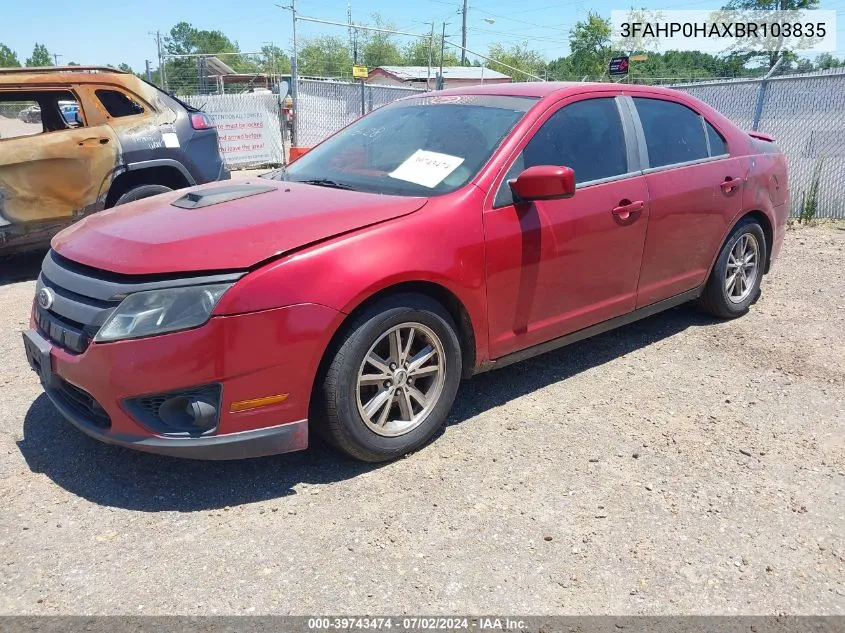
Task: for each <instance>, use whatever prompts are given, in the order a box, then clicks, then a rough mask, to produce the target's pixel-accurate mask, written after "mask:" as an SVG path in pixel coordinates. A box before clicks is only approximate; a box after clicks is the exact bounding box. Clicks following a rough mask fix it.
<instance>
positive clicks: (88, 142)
mask: <svg viewBox="0 0 845 633" xmlns="http://www.w3.org/2000/svg"><path fill="white" fill-rule="evenodd" d="M94 141H97V142H98V143H99V144H100V145H106V144H108V142H109V139H108V137H103V138H99V137H96V136H92V137H91V138H85V139H82V140H81V141H79V145H91V144H92V143H93V142H94Z"/></svg>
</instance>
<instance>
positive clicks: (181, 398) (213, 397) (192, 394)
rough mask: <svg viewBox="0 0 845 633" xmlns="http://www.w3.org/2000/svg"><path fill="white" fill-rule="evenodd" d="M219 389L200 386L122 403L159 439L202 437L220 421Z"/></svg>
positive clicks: (212, 386)
mask: <svg viewBox="0 0 845 633" xmlns="http://www.w3.org/2000/svg"><path fill="white" fill-rule="evenodd" d="M221 392H222V389H221V387H220V385H203V386H200V387H193V388H189V389H179V390H176V391H171V392H168V393H158V394H151V395H148V396H140V397H138V398H131V399H129V400H126V401H125V405H126V409H127V410H128V411H129V412H130V413H131V414H132V415H133V416H134V417H135V418H136V419H137V420H138V421H139V422H140V423H141V424H143V425H144V426H146V427H148V428H150V429H151V430H153V431H155V432H156V433H161V434H162V435H180V436H185V435H187V436H192V435H205V434H207V433H210V432H212V431H214V429H216V428H217V423H218V422H219V420H220V397H221Z"/></svg>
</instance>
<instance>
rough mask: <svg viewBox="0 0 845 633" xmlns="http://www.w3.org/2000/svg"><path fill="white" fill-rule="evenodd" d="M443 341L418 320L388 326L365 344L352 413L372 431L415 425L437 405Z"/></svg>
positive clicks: (398, 431)
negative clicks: (356, 405)
mask: <svg viewBox="0 0 845 633" xmlns="http://www.w3.org/2000/svg"><path fill="white" fill-rule="evenodd" d="M445 358H446V355H445V352H444V349H443V343H442V342H441V340H440V338H439V337H438V336H437V334H435V333H434V331H433V330H432V329H431V328H429V327H427V326H425V325H423V324H422V323H401V324H399V325H396V326H393V327H391V328H390V329H389V330H387V331H386V332H385V333H384V334H382V335H381V336H380V337H379V338H378V339H377V340H376V342H375V343H374V344H373V345H372V346H371V347H370V349H369V351H368V352H367V354H366V355H365V356H364V360H363V362H362V363H361V366H360V368H359V370H358V378H357V385H356V395H357V401H358V412H359V413H360V414H361V417H362V419H363V420H364V423H365V424H366V425H367V427H368V428H369V429H370V430H371V431H373V432H374V433H376V434H378V435H382V436H385V437H396V436H399V435H405V434H406V433H409V432H411V431H413V430H414V429H415V428H417V427H418V426H419V425H420V424H421V423H422V422H423V420H425V418H426V417H427V416H428V415H429V413H431V410H432V409H433V408H434V407H435V406H436V405H437V402H438V400H439V398H440V395H441V393H442V392H443V384H444V380H445V378H446V362H445Z"/></svg>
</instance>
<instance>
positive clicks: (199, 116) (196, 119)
mask: <svg viewBox="0 0 845 633" xmlns="http://www.w3.org/2000/svg"><path fill="white" fill-rule="evenodd" d="M191 127H193V128H194V129H195V130H210V129H211V128H213V127H214V123H212V122H211V119H209V118H208V115H207V114H206V113H205V112H193V113H191Z"/></svg>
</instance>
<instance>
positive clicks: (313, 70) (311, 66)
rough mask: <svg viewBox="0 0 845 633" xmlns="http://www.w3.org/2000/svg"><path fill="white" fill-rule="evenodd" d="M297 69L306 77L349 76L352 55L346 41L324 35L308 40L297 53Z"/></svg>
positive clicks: (350, 73)
mask: <svg viewBox="0 0 845 633" xmlns="http://www.w3.org/2000/svg"><path fill="white" fill-rule="evenodd" d="M297 64H298V68H297V71H298V73H299V74H300V75H302V76H305V77H344V76H345V77H349V76H350V75H352V55H350V53H349V46H348V45H347V43H346V41H344V40H343V39H341V38H339V37H334V36H331V35H324V36H322V37H316V38H314V39H311V40H307V41H306V43H305V46H303V47H302V49H301V50H300V51H299V54H298V55H297Z"/></svg>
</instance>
